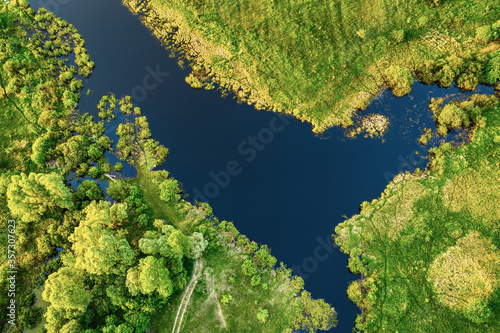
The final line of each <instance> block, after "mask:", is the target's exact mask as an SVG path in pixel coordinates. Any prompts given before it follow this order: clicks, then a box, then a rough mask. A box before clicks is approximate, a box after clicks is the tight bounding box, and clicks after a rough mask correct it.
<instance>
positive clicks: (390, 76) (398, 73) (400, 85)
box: [385, 66, 413, 97]
mask: <svg viewBox="0 0 500 333" xmlns="http://www.w3.org/2000/svg"><path fill="white" fill-rule="evenodd" d="M385 77H386V81H387V85H388V86H389V88H391V89H392V93H393V94H394V95H395V96H397V97H403V96H404V95H407V94H409V93H410V91H411V87H412V86H413V76H412V75H411V72H410V70H409V69H408V68H404V67H399V66H391V67H389V68H388V69H387V70H386V71H385Z"/></svg>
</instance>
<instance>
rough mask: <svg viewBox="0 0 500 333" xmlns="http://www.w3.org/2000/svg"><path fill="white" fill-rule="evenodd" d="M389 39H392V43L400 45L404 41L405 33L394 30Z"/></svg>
mask: <svg viewBox="0 0 500 333" xmlns="http://www.w3.org/2000/svg"><path fill="white" fill-rule="evenodd" d="M391 37H392V39H394V41H395V42H396V43H398V44H399V43H401V42H402V41H404V40H405V31H404V30H394V31H393V32H392V33H391Z"/></svg>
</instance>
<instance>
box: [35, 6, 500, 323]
mask: <svg viewBox="0 0 500 333" xmlns="http://www.w3.org/2000/svg"><path fill="white" fill-rule="evenodd" d="M58 1H59V2H57V1H56V0H53V1H52V2H48V6H49V9H53V10H55V12H56V14H57V15H59V16H61V17H62V18H64V19H65V20H67V21H68V22H69V23H71V24H73V25H74V26H75V27H76V28H77V29H78V30H79V33H80V34H81V35H82V36H83V38H84V39H85V40H86V41H87V44H86V47H87V49H88V51H89V53H90V55H91V57H92V59H93V60H94V61H95V63H96V69H95V71H94V73H93V75H92V78H91V79H90V80H88V82H86V88H89V89H91V90H93V91H94V94H93V95H92V96H91V97H85V96H83V97H82V101H81V103H80V108H81V110H82V111H83V112H91V113H93V114H96V111H95V105H96V104H97V102H98V100H99V99H100V97H101V96H102V95H103V94H106V93H108V92H112V93H114V94H116V95H117V96H121V95H122V94H132V96H133V97H134V99H135V101H136V102H137V104H138V105H139V106H140V107H141V108H142V111H143V114H144V115H146V116H147V117H148V118H149V121H150V125H151V132H152V134H153V137H154V138H156V139H157V140H159V141H160V142H161V143H162V144H164V145H165V146H167V147H169V149H170V151H171V154H170V156H169V157H168V159H167V161H166V162H165V164H164V165H162V166H161V167H162V168H164V169H166V170H168V171H170V172H171V173H172V174H173V176H174V177H175V178H177V179H179V180H180V181H181V182H182V185H183V188H184V191H185V193H187V194H188V195H189V198H188V199H190V200H191V199H193V198H195V196H196V195H197V199H203V198H204V199H206V200H209V202H210V205H211V206H212V207H213V208H214V213H215V215H216V216H218V217H219V218H220V219H227V220H230V221H234V222H235V225H236V226H237V228H238V229H239V230H240V231H241V232H242V233H243V234H246V235H247V236H248V237H249V238H250V239H251V240H255V241H257V242H259V243H264V244H268V245H269V246H270V247H271V249H272V251H273V254H274V255H275V256H276V257H277V258H278V261H283V262H284V263H285V264H286V265H287V266H289V267H293V268H294V270H295V272H296V273H297V274H300V275H302V276H303V277H304V279H305V281H306V288H307V289H308V290H309V291H311V292H312V295H313V297H316V298H324V299H325V300H326V301H327V302H330V303H331V304H332V305H333V306H334V307H335V308H336V310H337V312H338V314H339V325H338V328H337V329H336V330H335V331H336V332H351V328H352V327H353V325H354V319H355V316H356V314H357V313H358V310H357V308H356V306H355V305H353V304H352V303H351V302H350V301H349V300H348V299H347V296H346V293H345V291H346V289H347V286H348V283H349V282H350V281H352V280H355V279H357V278H358V276H355V275H352V274H350V273H349V272H348V270H347V269H346V268H345V266H346V265H347V256H345V255H343V254H342V253H340V251H339V250H338V249H337V248H333V247H332V242H331V238H330V236H331V234H332V233H333V232H334V228H335V226H336V225H337V224H338V223H340V222H342V221H343V220H344V218H343V216H344V215H346V216H348V217H349V216H351V215H353V214H356V213H357V212H358V211H357V209H358V207H359V205H360V204H361V203H362V202H363V201H371V200H372V199H374V198H377V197H378V196H379V194H380V193H381V192H382V191H383V189H384V188H385V186H386V185H387V183H388V181H389V180H390V179H392V177H393V175H394V174H397V173H398V172H400V171H403V170H406V169H409V170H413V169H414V168H415V167H420V168H422V169H423V168H424V167H425V164H426V160H424V159H422V158H421V156H424V155H426V151H425V150H424V149H423V148H421V147H420V146H419V145H418V144H416V143H415V140H416V139H417V138H418V137H419V136H420V134H421V132H420V131H421V130H422V129H423V128H424V127H428V128H434V125H433V121H432V120H431V118H430V114H429V112H428V110H427V105H428V103H429V99H430V98H431V97H433V96H436V97H438V96H439V97H441V96H444V95H446V94H455V93H457V92H458V90H457V89H447V90H444V89H438V88H436V87H429V86H424V85H421V84H416V85H415V86H414V88H413V90H412V92H411V94H410V95H409V96H406V97H404V98H400V99H397V98H394V97H393V96H392V95H391V94H390V92H385V93H383V94H381V96H380V97H379V98H378V99H377V100H376V101H374V103H373V104H372V105H371V106H370V107H369V108H368V109H367V110H366V111H364V114H368V113H374V112H379V113H383V114H385V115H387V116H388V117H389V118H390V119H391V126H390V127H389V132H388V134H387V135H386V136H385V138H384V139H383V140H381V139H367V138H363V137H362V136H361V137H359V138H358V139H356V140H351V139H346V138H344V136H343V132H342V131H341V130H339V129H331V130H329V131H327V132H326V133H325V134H323V135H322V136H316V135H314V134H313V133H312V131H311V126H310V125H308V124H302V123H300V122H299V121H296V120H294V119H291V118H290V117H277V115H276V114H273V113H269V112H263V111H256V110H255V109H253V107H249V106H246V105H238V104H237V103H236V102H235V101H234V100H233V99H231V98H221V97H220V94H219V93H218V92H216V91H196V90H193V89H191V88H189V87H188V86H187V85H186V84H185V82H184V77H185V76H186V75H187V74H188V72H184V71H182V70H181V69H180V68H179V66H178V65H177V64H176V60H175V59H172V58H169V57H168V52H167V51H166V50H165V49H164V48H163V47H162V46H161V45H160V43H159V42H158V41H157V40H156V39H155V38H154V37H152V36H151V33H150V32H149V30H147V29H146V28H145V27H144V26H143V25H142V24H141V23H140V21H139V20H138V18H137V17H135V16H133V15H132V14H130V13H129V11H128V9H126V8H125V7H124V6H122V5H121V3H120V1H119V0H108V1H99V0H85V1H79V0H69V1H68V0H58ZM31 3H32V5H33V6H34V7H38V5H44V4H46V3H47V2H45V1H41V2H40V3H38V2H37V1H31ZM167 73H168V74H167ZM482 89H483V91H485V92H488V93H492V92H493V89H492V88H486V87H483V88H482ZM417 153H418V154H417ZM200 193H201V194H200Z"/></svg>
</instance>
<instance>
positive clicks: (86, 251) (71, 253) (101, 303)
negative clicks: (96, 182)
mask: <svg viewBox="0 0 500 333" xmlns="http://www.w3.org/2000/svg"><path fill="white" fill-rule="evenodd" d="M82 214H83V216H82V218H81V220H80V221H79V224H78V226H77V227H76V228H75V229H74V232H73V233H72V234H71V235H70V236H69V237H68V241H69V242H70V244H71V250H69V249H67V250H65V251H63V253H62V254H61V258H62V264H63V266H62V267H61V268H59V269H58V270H57V271H56V272H55V273H53V274H50V275H49V277H48V279H47V281H46V282H45V284H44V285H45V289H44V292H43V294H42V296H43V298H44V299H45V300H46V301H48V302H50V306H49V308H48V309H47V313H46V320H47V323H46V325H45V328H46V329H47V331H49V332H66V331H67V332H87V333H88V332H101V331H115V330H116V331H117V332H146V329H147V324H148V322H149V318H150V315H151V314H152V313H154V312H155V311H156V310H157V309H158V308H160V307H162V305H164V304H166V302H167V301H168V299H169V297H170V296H171V295H172V293H173V292H175V291H177V290H181V289H182V288H184V286H185V285H186V283H187V272H186V269H185V260H186V258H188V257H190V256H191V254H192V253H196V254H197V255H199V252H200V250H201V251H202V250H203V249H200V248H199V247H196V246H194V247H192V245H191V244H192V243H191V240H190V239H191V238H190V237H188V236H186V235H184V234H183V233H182V232H181V231H180V230H178V229H175V228H174V227H172V226H170V225H164V222H163V221H160V220H157V221H155V223H154V224H155V226H156V227H157V229H159V230H160V231H154V230H149V231H146V232H144V234H143V236H142V237H141V238H140V239H139V242H138V246H137V247H135V246H133V245H131V244H130V242H129V239H128V238H127V236H126V233H124V231H125V230H127V228H122V226H123V225H124V223H125V222H126V221H127V219H128V206H127V205H126V204H122V203H114V204H111V203H110V202H107V201H92V202H91V203H90V204H89V205H88V206H87V207H85V208H84V209H83V210H82ZM191 237H193V238H199V237H200V234H194V235H192V236H191ZM201 242H202V243H204V241H203V237H201ZM68 246H69V244H68Z"/></svg>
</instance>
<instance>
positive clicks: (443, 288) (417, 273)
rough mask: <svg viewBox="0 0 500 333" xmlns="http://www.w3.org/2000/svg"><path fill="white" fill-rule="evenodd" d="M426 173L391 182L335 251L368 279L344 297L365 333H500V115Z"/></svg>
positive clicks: (341, 231) (347, 225) (345, 228)
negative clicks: (352, 304) (356, 310)
mask: <svg viewBox="0 0 500 333" xmlns="http://www.w3.org/2000/svg"><path fill="white" fill-rule="evenodd" d="M499 111H500V110H499V109H492V110H489V111H488V112H486V113H485V114H484V115H485V116H486V118H487V120H486V126H485V127H484V128H476V129H477V132H476V134H475V135H474V137H473V139H472V142H471V143H470V144H468V145H464V146H461V147H459V148H456V149H452V152H447V153H446V152H445V153H442V154H440V153H438V154H437V155H436V157H435V158H434V160H435V161H436V160H437V161H438V162H437V163H433V165H435V167H434V168H433V169H432V170H431V171H427V172H425V173H423V174H422V173H421V172H416V173H415V174H413V175H410V174H401V175H398V176H396V177H395V179H394V181H393V182H392V183H391V184H389V185H388V186H387V188H386V190H385V191H384V192H383V193H382V195H381V196H380V197H379V198H378V199H376V200H373V201H372V202H371V203H369V202H365V203H363V205H362V211H361V213H360V214H359V215H356V216H353V217H352V218H350V219H348V220H346V221H345V222H343V223H341V224H340V225H339V226H338V227H337V228H336V229H335V231H336V242H337V244H338V245H340V246H341V250H342V251H344V252H346V253H348V254H350V260H349V268H350V269H351V271H353V272H355V273H361V274H362V279H361V280H360V281H355V282H353V284H352V285H351V286H350V287H349V289H348V295H349V297H350V298H351V300H353V301H354V302H356V303H357V305H358V306H359V307H360V308H361V309H362V310H363V315H360V316H359V317H358V319H357V323H358V324H357V328H358V329H359V330H362V331H364V332H498V331H499V329H500V328H499V327H500V318H499V317H498V313H499V310H500V283H499V281H500V270H499V269H498V267H499V262H500V252H498V250H497V249H498V247H499V246H500V237H499V233H498V231H499V226H500V225H499V221H500V186H499V184H498V177H500V163H499V162H498V161H499V159H498V157H499V156H500V113H499Z"/></svg>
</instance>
